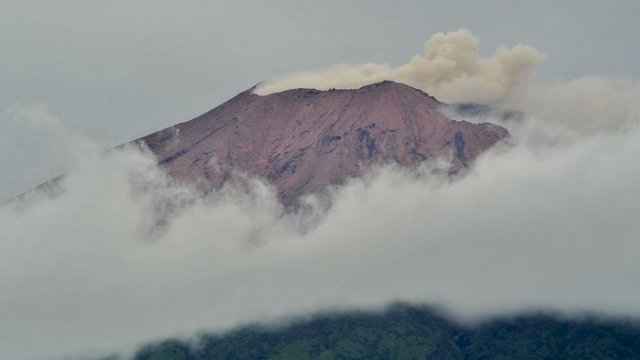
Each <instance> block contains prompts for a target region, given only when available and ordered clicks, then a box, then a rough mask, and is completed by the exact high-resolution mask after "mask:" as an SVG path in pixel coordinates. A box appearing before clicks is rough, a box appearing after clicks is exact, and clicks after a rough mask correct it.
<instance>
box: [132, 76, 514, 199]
mask: <svg viewBox="0 0 640 360" xmlns="http://www.w3.org/2000/svg"><path fill="white" fill-rule="evenodd" d="M252 91H253V88H252V89H249V90H247V91H244V92H242V93H240V94H239V95H237V96H235V97H234V98H232V99H231V100H229V101H227V102H225V103H224V104H222V105H220V106H218V107H216V108H214V109H213V110H211V111H209V112H207V113H205V114H203V115H201V116H199V117H197V118H195V119H193V120H191V121H188V122H185V123H181V124H178V125H175V126H173V127H170V128H167V129H164V130H161V131H158V132H156V133H153V134H151V135H148V136H146V137H143V138H141V139H138V140H137V141H141V142H143V143H145V144H146V145H147V146H148V147H149V149H151V151H152V152H153V153H154V154H155V155H156V157H157V158H158V161H159V163H160V164H161V165H163V166H165V167H166V169H167V171H168V173H169V174H170V175H172V176H173V177H175V178H176V179H178V180H181V181H184V182H186V183H189V184H194V185H196V186H197V187H198V188H199V189H201V190H204V191H209V190H211V189H214V188H217V187H220V186H221V185H222V184H224V183H225V182H227V181H230V180H233V179H234V178H236V177H237V175H238V174H244V175H249V176H257V177H260V178H262V179H264V180H266V181H267V182H269V183H271V184H273V185H274V186H275V188H276V189H277V191H278V192H279V196H280V198H281V200H283V202H285V203H291V202H293V201H294V200H295V199H296V198H297V197H298V196H300V195H303V194H306V193H313V192H317V191H319V190H321V189H323V188H325V187H326V186H328V185H335V184H340V183H342V182H344V181H345V180H346V179H347V178H349V177H357V176H361V175H363V174H364V173H365V172H366V171H367V168H368V167H369V166H371V165H373V164H385V163H396V164H399V165H401V166H405V167H414V166H417V165H418V164H420V163H421V162H423V161H425V160H428V159H436V158H444V159H446V160H449V161H451V163H452V170H453V171H457V170H459V169H461V168H463V167H466V166H467V165H468V163H470V162H471V161H473V159H475V158H476V157H477V156H478V155H479V154H480V153H481V152H482V151H484V150H486V149H487V148H488V147H490V146H492V145H493V144H495V143H496V142H497V141H499V140H500V139H502V138H504V137H506V136H508V132H507V131H506V130H505V129H503V128H501V127H499V126H497V125H493V124H490V123H483V124H472V123H469V122H464V121H454V120H451V119H449V118H447V117H445V116H444V115H441V114H440V113H439V112H438V108H439V106H440V103H439V102H438V101H437V100H436V99H434V98H433V97H431V96H429V95H427V94H426V93H424V92H422V91H420V90H417V89H414V88H412V87H410V86H408V85H404V84H399V83H395V82H391V81H384V82H381V83H377V84H373V85H368V86H365V87H362V88H360V89H357V90H329V91H318V90H312V89H294V90H288V91H284V92H281V93H275V94H271V95H267V96H259V95H256V94H253V93H252Z"/></svg>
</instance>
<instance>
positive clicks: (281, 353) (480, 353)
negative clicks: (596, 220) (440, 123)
mask: <svg viewBox="0 0 640 360" xmlns="http://www.w3.org/2000/svg"><path fill="white" fill-rule="evenodd" d="M213 359H224V360H245V359H247V360H248V359H251V360H256V359H261V360H267V359H269V360H289V359H291V360H307V359H308V360H311V359H313V360H333V359H372V360H373V359H397V360H401V359H640V324H638V323H630V322H613V321H611V322H604V321H598V320H582V321H575V320H574V321H572V320H561V319H558V318H555V317H552V316H546V315H531V316H526V317H519V318H514V319H508V320H506V319H505V320H495V321H491V322H488V323H484V324H482V325H480V326H477V327H463V326H459V325H457V324H455V323H453V322H451V321H449V320H447V319H446V318H445V317H442V316H440V315H439V314H438V313H437V312H434V311H433V310H432V309H429V308H425V307H415V306H406V305H399V306H394V307H392V308H390V309H389V310H387V311H386V312H384V313H378V314H376V313H362V312H354V313H345V314H336V315H323V316H318V317H316V318H314V319H312V320H306V321H299V322H296V323H294V324H291V325H288V326H286V327H281V328H277V329H268V328H265V327H260V326H249V327H244V328H241V329H238V330H235V331H232V332H229V333H226V334H222V335H204V336H202V337H201V338H200V339H199V340H198V341H197V342H196V344H187V343H184V342H181V341H178V340H167V341H163V342H161V343H157V344H152V345H148V346H146V347H144V348H142V349H140V350H139V351H138V353H137V354H136V356H135V360H213Z"/></svg>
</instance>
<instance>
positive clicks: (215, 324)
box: [0, 78, 640, 360]
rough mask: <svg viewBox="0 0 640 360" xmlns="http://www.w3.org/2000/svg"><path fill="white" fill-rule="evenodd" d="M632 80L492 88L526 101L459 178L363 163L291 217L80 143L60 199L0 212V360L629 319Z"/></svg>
mask: <svg viewBox="0 0 640 360" xmlns="http://www.w3.org/2000/svg"><path fill="white" fill-rule="evenodd" d="M594 84H597V85H598V86H597V89H598V90H599V91H595V90H594ZM637 89H638V85H637V83H636V82H632V81H619V80H616V79H606V78H590V79H578V80H574V81H570V82H565V83H553V84H546V83H541V82H536V83H535V84H532V85H530V87H529V88H527V89H523V90H522V92H520V93H518V94H515V93H510V95H509V97H505V100H504V104H505V105H511V104H517V103H518V104H524V105H526V106H527V112H526V115H525V118H524V120H522V121H519V122H505V123H504V124H505V126H508V127H509V130H510V131H511V132H512V134H513V144H512V145H511V146H508V147H502V148H496V149H494V150H492V151H490V152H489V153H486V154H485V155H484V156H481V157H480V158H479V160H478V161H477V163H476V164H475V166H474V167H473V168H472V169H471V170H470V171H469V173H467V174H466V176H464V177H462V178H459V179H457V180H456V181H451V180H450V179H448V178H443V177H441V176H439V175H436V174H431V173H429V171H428V170H425V173H423V174H422V175H416V174H414V173H408V172H405V171H403V170H401V169H398V168H393V167H387V168H381V169H378V170H377V171H375V172H374V173H373V174H371V175H370V176H369V177H367V178H365V179H361V180H354V181H353V182H351V183H350V184H348V185H346V186H344V187H341V188H337V189H335V191H334V194H333V204H332V207H331V208H330V209H329V210H326V211H325V210H322V209H321V208H320V207H318V208H317V209H316V210H315V212H314V211H312V212H311V214H310V215H308V214H307V215H285V214H283V212H282V209H281V207H280V205H279V204H278V202H277V200H276V196H275V195H274V193H273V191H271V189H270V188H269V187H268V186H267V185H264V184H262V183H260V182H255V183H254V184H253V186H252V187H251V191H250V192H249V193H248V194H246V193H243V192H239V191H235V190H233V189H225V190H222V191H220V192H217V193H215V194H212V195H211V196H210V197H207V198H201V197H199V196H198V195H197V194H196V193H194V192H192V191H191V190H190V189H189V188H185V187H182V186H180V185H178V184H175V183H173V182H172V181H171V179H169V178H167V177H166V176H165V175H164V173H163V172H162V170H161V169H160V168H158V167H156V165H155V161H154V159H153V158H152V157H151V156H150V155H149V154H148V153H147V152H145V151H144V150H141V149H138V148H135V147H126V148H123V149H120V150H117V151H112V152H109V153H107V154H101V153H100V151H97V150H96V151H94V152H92V153H90V154H87V155H86V156H84V157H83V158H82V159H81V161H79V162H78V165H77V168H78V170H76V171H74V172H72V173H70V174H69V175H68V176H67V177H66V178H65V179H64V181H63V183H62V185H63V187H64V188H65V192H64V194H63V195H61V196H59V197H57V198H53V199H51V198H48V197H46V196H42V197H41V198H38V197H37V196H36V199H35V200H33V201H31V202H30V204H29V205H28V206H18V205H17V204H16V203H11V204H7V205H4V206H2V207H0V229H2V230H1V231H2V236H1V238H2V241H0V288H2V289H3V291H2V295H3V296H2V297H0V317H1V318H2V319H3V321H2V323H0V357H2V358H11V359H16V360H21V359H41V358H54V359H55V358H56V357H63V356H66V355H73V354H78V355H79V356H81V355H85V354H100V353H108V352H109V351H118V350H122V349H127V348H128V349H132V348H133V347H134V346H135V345H137V344H139V343H140V342H142V341H147V340H154V339H158V338H162V337H166V336H174V335H189V334H193V333H194V332H195V331H198V330H202V329H207V330H224V329H228V328H229V327H232V326H236V325H238V324H239V323H243V322H247V321H255V320H264V319H273V318H274V317H279V316H286V315H291V314H302V313H307V312H309V311H315V310H320V309H326V308H335V307H365V308H371V307H380V306H383V305H385V304H387V303H388V302H390V301H394V300H404V301H416V302H422V303H425V302H426V303H433V304H438V305H442V306H445V307H446V308H447V309H449V310H451V311H452V313H453V314H455V315H456V316H458V317H460V318H461V319H465V320H473V319H478V318H483V317H486V316H491V315H495V314H509V313H514V312H518V311H522V310H531V309H553V310H559V311H563V312H566V313H567V314H577V313H580V312H581V311H597V312H600V313H603V314H610V315H623V316H640V306H639V305H638V304H640V291H639V290H638V287H637V286H636V282H637V279H638V277H639V276H640V266H639V265H638V262H637V259H636V254H638V253H639V252H640V244H639V243H638V242H637V234H638V233H639V232H640V223H638V221H637V214H638V213H640V205H639V204H640V192H638V190H637V184H638V183H640V166H638V165H639V159H638V155H637V154H640V131H639V130H638V125H639V124H640V116H638V112H637V105H635V100H634V99H636V97H634V94H635V91H637ZM558 97H559V98H558ZM598 104H600V105H602V106H598ZM489 120H491V119H489ZM494 120H495V121H498V119H494ZM34 196H35V195H34ZM310 217H311V218H312V221H311V223H312V224H313V225H312V226H309V224H310V220H309V219H310ZM158 226H159V227H158Z"/></svg>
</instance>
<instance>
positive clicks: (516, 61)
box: [255, 29, 546, 104]
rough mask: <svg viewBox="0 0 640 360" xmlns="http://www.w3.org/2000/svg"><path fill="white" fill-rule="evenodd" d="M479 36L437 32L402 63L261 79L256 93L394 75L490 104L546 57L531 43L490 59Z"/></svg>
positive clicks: (441, 94) (352, 84)
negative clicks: (420, 50)
mask: <svg viewBox="0 0 640 360" xmlns="http://www.w3.org/2000/svg"><path fill="white" fill-rule="evenodd" d="M478 46H479V40H478V39H477V38H476V37H474V36H473V35H472V34H471V32H469V31H468V30H464V29H461V30H458V31H453V32H448V33H438V34H435V35H433V36H432V37H431V38H430V39H429V40H428V41H427V42H426V43H425V45H424V48H425V53H424V54H423V55H415V56H413V57H412V58H411V59H410V60H409V62H408V63H406V64H403V65H400V66H398V67H392V66H390V65H388V64H375V63H368V64H363V65H349V64H339V65H335V66H332V67H330V68H328V69H326V70H321V71H315V72H304V73H299V74H292V75H285V76H282V77H280V78H276V79H273V80H269V81H265V82H263V83H261V84H260V85H259V86H258V87H257V89H256V90H255V92H256V93H257V94H259V95H266V94H270V93H274V92H280V91H284V90H289V89H295V88H314V89H319V90H327V89H330V88H338V89H353V88H359V87H361V86H364V85H367V84H371V83H375V82H379V81H382V80H394V81H398V82H403V83H406V84H409V85H411V86H413V87H415V88H418V89H422V90H424V91H426V92H428V93H429V94H431V95H433V96H435V97H436V98H438V99H439V100H441V101H445V102H449V103H452V102H476V103H483V104H488V103H492V102H495V101H498V100H501V99H502V98H504V97H505V96H506V95H507V93H508V92H509V91H510V90H511V89H513V88H514V87H516V86H518V85H519V84H521V83H522V82H523V81H524V80H527V79H528V78H529V77H530V76H531V75H532V73H533V70H534V68H535V67H536V66H537V65H538V64H540V63H541V62H543V61H544V60H545V58H546V56H545V55H544V54H543V53H541V52H540V51H538V50H536V49H534V48H532V47H530V46H526V45H522V44H518V45H515V46H514V47H512V48H508V47H506V46H500V47H498V48H497V49H496V51H495V53H494V54H493V55H492V56H491V57H490V58H484V57H482V55H481V54H480V53H479V49H478Z"/></svg>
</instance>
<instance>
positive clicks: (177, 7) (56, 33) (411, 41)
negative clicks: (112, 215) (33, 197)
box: [0, 0, 640, 200]
mask: <svg viewBox="0 0 640 360" xmlns="http://www.w3.org/2000/svg"><path fill="white" fill-rule="evenodd" d="M638 14H640V3H639V2H636V1H632V0H619V1H585V0H577V1H562V2H557V1H394V2H393V3H392V2H388V1H384V2H383V1H333V0H330V1H322V2H317V1H299V0H290V1H289V0H280V1H260V2H258V1H255V2H247V1H220V0H218V1H188V2H175V1H121V0H116V1H92V2H87V1H80V0H57V1H30V0H20V1H18V0H2V11H0V111H2V112H5V111H6V110H7V109H9V108H11V107H15V106H16V105H17V106H25V105H30V104H34V103H35V104H44V105H46V107H47V111H48V112H49V113H50V114H52V115H53V116H55V117H57V118H59V119H60V120H61V121H62V122H63V123H64V124H65V126H66V127H67V128H68V129H69V130H70V131H72V132H74V133H76V134H83V135H86V136H88V137H89V138H91V139H94V140H96V141H98V142H99V143H101V144H103V145H104V146H110V145H114V144H118V143H122V142H126V141H128V140H131V139H133V138H136V137H139V136H141V135H145V134H147V133H149V132H152V131H154V130H157V129H160V128H163V127H165V126H169V125H171V124H174V123H176V122H181V121H185V120H188V119H190V118H191V117H193V116H195V115H198V114H200V113H202V112H204V111H206V110H208V109H210V108H212V107H214V106H215V105H218V104H219V103H220V102H222V101H224V100H226V99H228V98H229V97H230V96H232V95H234V94H236V93H237V92H239V91H241V90H243V89H244V88H247V87H249V86H251V85H253V84H254V83H256V82H258V81H260V80H262V79H267V78H270V77H273V76H276V75H279V74H283V73H287V72H291V71H301V70H308V69H315V68H322V67H326V66H328V65H331V64H334V63H337V62H355V63H358V62H365V61H375V62H383V63H384V62H388V63H391V64H399V63H401V62H404V61H406V60H407V59H408V57H410V56H412V55H413V54H416V53H421V52H422V47H423V44H424V42H425V41H426V40H427V39H428V37H429V36H430V35H431V34H433V33H436V32H439V31H451V30H456V29H458V28H461V27H463V28H468V29H469V30H471V31H472V32H473V33H474V35H476V36H477V37H479V38H480V39H481V50H482V52H483V53H485V54H490V53H492V52H493V50H494V49H495V47H496V46H497V45H499V44H506V45H514V44H516V43H519V42H520V43H524V44H528V45H531V46H534V47H536V48H538V49H539V50H541V51H543V52H545V53H546V54H548V56H549V60H548V61H547V63H546V64H544V65H542V66H541V67H540V68H539V72H538V73H539V74H540V75H541V76H544V77H551V78H573V77H577V76H581V75H585V74H612V75H620V76H625V77H634V78H638V77H639V72H640V70H639V69H638V67H637V59H638V57H639V56H640V36H638V35H637V34H639V33H640V25H639V24H638V22H637V21H636V20H637V15H638ZM8 116H9V115H7V114H6V113H4V114H2V115H0V125H1V126H2V128H3V129H2V130H3V132H4V138H3V137H0V141H3V139H5V140H4V141H5V143H6V144H5V147H9V145H8V142H7V140H6V139H7V138H10V139H12V141H14V142H18V143H19V142H20V141H18V139H23V140H24V141H28V142H32V143H34V144H33V146H30V147H25V148H24V149H22V148H20V149H15V150H14V151H13V152H11V151H9V152H8V153H7V152H5V155H4V156H9V155H10V156H11V159H7V158H5V159H4V160H2V161H0V183H2V184H3V185H4V186H3V189H2V190H1V191H0V200H2V199H6V198H7V197H10V196H12V195H14V194H15V193H16V192H20V191H24V190H26V189H28V188H30V187H32V186H33V185H35V184H37V183H39V182H41V181H44V180H46V179H47V178H49V177H51V176H54V175H55V174H56V171H55V168H56V167H58V165H55V164H56V161H55V160H54V159H55V156H56V153H55V150H51V149H46V148H45V149H43V148H40V147H38V146H37V145H38V143H39V141H38V139H37V138H33V137H35V136H37V134H29V133H28V132H20V131H17V130H15V129H14V127H11V126H8V125H6V123H8V122H9V120H7V117H8ZM1 146H2V144H0V147H1ZM25 164H49V166H48V168H49V169H48V170H47V171H44V170H38V169H37V168H36V167H33V166H25ZM59 167H60V168H61V170H65V169H64V164H61V165H60V166H59ZM39 168H41V167H39Z"/></svg>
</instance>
